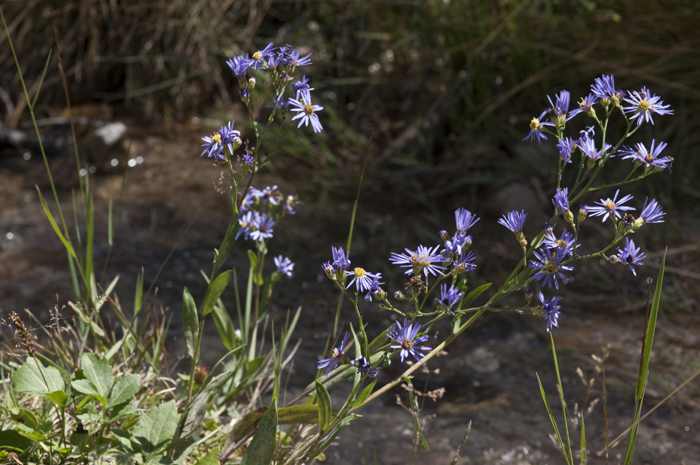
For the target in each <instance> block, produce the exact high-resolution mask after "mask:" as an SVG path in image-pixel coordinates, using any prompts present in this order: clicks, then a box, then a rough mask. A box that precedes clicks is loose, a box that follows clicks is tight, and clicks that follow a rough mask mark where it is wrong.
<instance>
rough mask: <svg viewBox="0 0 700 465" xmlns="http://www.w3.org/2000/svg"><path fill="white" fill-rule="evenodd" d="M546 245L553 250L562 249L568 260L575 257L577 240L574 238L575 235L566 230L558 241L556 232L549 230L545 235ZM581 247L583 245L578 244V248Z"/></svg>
mask: <svg viewBox="0 0 700 465" xmlns="http://www.w3.org/2000/svg"><path fill="white" fill-rule="evenodd" d="M544 244H545V245H546V246H547V248H549V249H551V250H555V249H562V250H563V251H564V258H566V257H571V256H573V255H574V244H576V239H575V238H574V235H573V234H571V233H570V232H569V231H567V230H566V229H565V230H564V231H562V233H561V236H560V237H559V239H557V236H555V235H554V231H552V230H551V229H549V230H548V231H547V232H545V233H544ZM580 246H581V244H576V248H579V247H580Z"/></svg>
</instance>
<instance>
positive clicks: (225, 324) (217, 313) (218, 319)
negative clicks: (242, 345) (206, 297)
mask: <svg viewBox="0 0 700 465" xmlns="http://www.w3.org/2000/svg"><path fill="white" fill-rule="evenodd" d="M213 317H214V324H215V325H216V330H217V331H218V332H219V339H221V342H223V343H224V346H226V348H227V349H228V350H233V348H234V347H235V345H236V327H235V326H234V325H233V320H231V317H230V316H229V314H228V312H227V311H226V307H224V305H223V304H222V303H221V301H219V302H217V304H216V305H214V315H213Z"/></svg>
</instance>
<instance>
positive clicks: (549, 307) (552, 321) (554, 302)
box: [537, 292, 562, 332]
mask: <svg viewBox="0 0 700 465" xmlns="http://www.w3.org/2000/svg"><path fill="white" fill-rule="evenodd" d="M537 296H538V297H539V298H540V302H542V313H544V320H545V321H546V322H547V331H548V332H549V331H551V330H552V327H554V326H557V327H558V326H559V324H558V323H557V320H558V319H559V309H560V308H561V306H560V305H559V301H560V300H561V299H562V296H556V297H552V298H551V299H549V301H547V299H545V298H544V295H543V294H542V293H541V292H538V293H537Z"/></svg>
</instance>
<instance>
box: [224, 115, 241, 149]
mask: <svg viewBox="0 0 700 465" xmlns="http://www.w3.org/2000/svg"><path fill="white" fill-rule="evenodd" d="M219 134H220V135H221V144H222V145H225V146H226V147H228V149H229V150H230V151H231V155H233V151H234V150H236V149H237V148H238V147H240V146H241V144H242V143H243V141H241V131H238V130H236V129H233V120H231V121H229V122H228V124H227V125H226V126H221V129H219Z"/></svg>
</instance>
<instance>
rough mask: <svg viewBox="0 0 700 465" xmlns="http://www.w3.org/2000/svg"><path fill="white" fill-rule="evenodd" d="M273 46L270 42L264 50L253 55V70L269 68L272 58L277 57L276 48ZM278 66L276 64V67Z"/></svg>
mask: <svg viewBox="0 0 700 465" xmlns="http://www.w3.org/2000/svg"><path fill="white" fill-rule="evenodd" d="M273 45H274V44H273V43H272V42H270V43H269V44H267V46H266V47H265V48H264V49H262V50H258V51H257V52H255V53H253V56H252V59H253V61H254V63H253V69H258V68H260V67H263V68H267V67H268V66H267V65H268V64H269V63H270V61H269V60H270V58H273V57H274V56H275V53H274V52H275V47H274V46H273ZM276 65H277V64H276V63H275V66H276Z"/></svg>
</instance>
